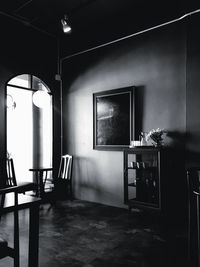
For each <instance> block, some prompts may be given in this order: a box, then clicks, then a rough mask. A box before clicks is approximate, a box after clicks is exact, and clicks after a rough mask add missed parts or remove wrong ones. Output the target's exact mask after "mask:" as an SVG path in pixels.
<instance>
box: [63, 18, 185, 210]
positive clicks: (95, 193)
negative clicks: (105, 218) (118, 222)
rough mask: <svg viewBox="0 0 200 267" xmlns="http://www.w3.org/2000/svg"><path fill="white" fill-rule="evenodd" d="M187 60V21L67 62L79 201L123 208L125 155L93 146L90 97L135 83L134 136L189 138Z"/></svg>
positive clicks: (68, 141)
mask: <svg viewBox="0 0 200 267" xmlns="http://www.w3.org/2000/svg"><path fill="white" fill-rule="evenodd" d="M63 53H64V52H63ZM185 62H186V25H185V23H184V22H180V23H174V24H170V25H168V26H165V27H162V28H160V29H157V30H154V31H150V32H147V33H144V34H142V35H138V36H134V37H132V38H129V39H126V40H123V41H120V42H117V43H115V44H112V45H109V46H106V47H103V48H100V49H97V50H93V51H91V52H89V53H86V54H82V55H79V56H76V57H73V58H71V59H67V60H63V73H62V75H63V110H64V124H63V129H64V136H63V141H64V142H63V144H64V147H63V150H64V152H69V153H72V154H73V155H74V157H75V160H74V177H75V193H76V196H77V197H78V198H82V199H87V200H91V201H95V202H101V203H105V204H110V205H115V206H123V204H122V203H123V154H122V152H116V151H109V152H108V151H96V150H93V148H92V147H93V144H92V140H93V136H92V134H93V123H92V121H93V102H92V94H93V93H95V92H99V91H103V90H110V89H116V88H121V87H126V86H132V85H134V86H135V87H136V96H135V97H136V98H135V104H136V110H135V119H136V123H135V132H136V138H137V136H138V133H139V132H140V131H149V130H151V129H152V128H158V127H160V128H165V129H166V130H167V131H169V132H170V133H171V136H172V137H174V136H177V134H176V135H175V133H178V134H179V135H185V130H186V64H185ZM165 141H166V143H169V144H171V143H172V142H174V141H175V140H173V138H170V137H168V138H166V140H165Z"/></svg>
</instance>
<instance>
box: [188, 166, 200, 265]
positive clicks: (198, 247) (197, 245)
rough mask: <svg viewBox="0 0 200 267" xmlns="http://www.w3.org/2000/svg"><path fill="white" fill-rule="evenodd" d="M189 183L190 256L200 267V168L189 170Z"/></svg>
mask: <svg viewBox="0 0 200 267" xmlns="http://www.w3.org/2000/svg"><path fill="white" fill-rule="evenodd" d="M187 183H188V255H189V260H190V261H192V263H194V264H195V266H198V267H200V220H199V212H200V211H199V208H200V167H199V168H198V167H195V168H190V169H188V170H187Z"/></svg>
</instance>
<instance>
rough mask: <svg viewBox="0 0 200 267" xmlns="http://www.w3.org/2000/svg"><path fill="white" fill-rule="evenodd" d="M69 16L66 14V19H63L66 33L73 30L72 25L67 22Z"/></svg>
mask: <svg viewBox="0 0 200 267" xmlns="http://www.w3.org/2000/svg"><path fill="white" fill-rule="evenodd" d="M67 20H68V18H67V15H64V19H61V23H62V28H63V32H64V33H70V32H71V31H72V28H71V26H70V25H69V23H68V22H67Z"/></svg>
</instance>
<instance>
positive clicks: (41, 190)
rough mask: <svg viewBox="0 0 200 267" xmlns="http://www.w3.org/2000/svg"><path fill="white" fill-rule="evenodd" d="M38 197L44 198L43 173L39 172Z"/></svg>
mask: <svg viewBox="0 0 200 267" xmlns="http://www.w3.org/2000/svg"><path fill="white" fill-rule="evenodd" d="M39 183H40V197H41V198H42V197H43V196H44V183H43V171H39Z"/></svg>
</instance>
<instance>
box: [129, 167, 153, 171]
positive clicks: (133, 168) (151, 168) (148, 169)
mask: <svg viewBox="0 0 200 267" xmlns="http://www.w3.org/2000/svg"><path fill="white" fill-rule="evenodd" d="M127 169H128V170H131V169H132V170H137V171H144V170H147V171H153V170H157V167H146V168H136V167H127Z"/></svg>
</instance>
